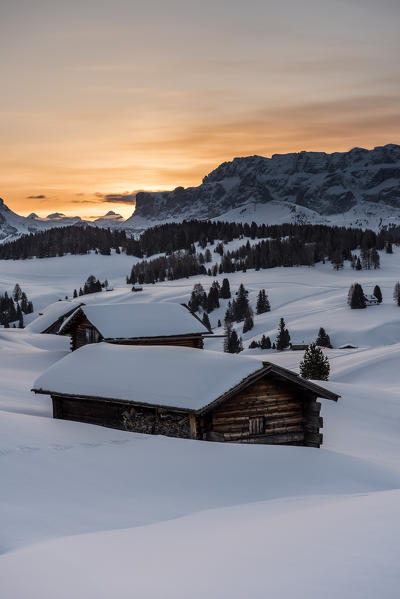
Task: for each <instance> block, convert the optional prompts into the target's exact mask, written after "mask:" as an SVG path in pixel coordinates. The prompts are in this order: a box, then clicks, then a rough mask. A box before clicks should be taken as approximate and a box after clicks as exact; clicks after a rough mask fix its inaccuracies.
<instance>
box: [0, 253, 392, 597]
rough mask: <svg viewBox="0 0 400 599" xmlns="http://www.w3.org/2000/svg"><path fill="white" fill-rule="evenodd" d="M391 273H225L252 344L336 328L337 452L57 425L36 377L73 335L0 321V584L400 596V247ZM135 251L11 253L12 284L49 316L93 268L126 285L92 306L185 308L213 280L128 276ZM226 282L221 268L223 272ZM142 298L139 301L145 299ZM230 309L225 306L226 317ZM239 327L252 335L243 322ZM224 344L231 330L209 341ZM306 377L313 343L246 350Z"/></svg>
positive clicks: (90, 591) (41, 588)
mask: <svg viewBox="0 0 400 599" xmlns="http://www.w3.org/2000/svg"><path fill="white" fill-rule="evenodd" d="M381 262H382V268H381V269H380V270H377V271H361V272H357V273H356V272H354V271H352V270H350V269H349V268H348V267H347V268H345V269H344V270H343V271H339V272H336V271H334V270H333V269H332V267H331V266H330V265H329V264H325V265H317V266H316V267H314V268H287V269H284V268H279V269H271V270H264V271H259V272H254V271H248V272H247V273H235V274H234V275H228V278H229V280H230V283H231V288H232V290H233V291H236V290H237V287H238V285H239V283H240V282H243V283H244V284H245V286H246V288H247V289H249V298H250V302H251V303H252V305H253V306H254V307H255V301H256V296H257V293H258V290H259V289H261V288H265V289H266V290H267V292H268V294H269V298H270V301H271V306H272V311H271V312H270V313H268V314H264V315H261V316H256V317H255V328H254V329H253V330H252V331H250V332H249V333H247V334H246V335H245V336H244V343H245V346H246V347H247V345H248V342H249V341H250V340H251V339H253V338H255V339H259V338H260V336H261V334H262V333H266V334H269V335H270V336H271V338H272V340H273V338H274V337H275V335H276V327H277V324H278V321H279V318H280V317H281V316H282V317H284V318H285V320H286V322H287V325H288V328H289V331H290V333H291V335H292V338H293V340H295V341H296V342H297V341H299V342H300V341H301V340H304V341H305V342H309V341H311V340H313V339H315V336H316V334H317V332H318V328H319V327H320V326H323V327H324V328H325V329H326V330H327V332H328V333H329V334H330V336H331V340H332V342H333V345H334V347H336V348H337V347H338V346H340V345H342V344H344V343H351V344H352V345H355V346H357V348H356V349H349V350H340V349H333V350H328V352H327V354H328V356H329V358H330V362H331V368H332V373H331V377H330V381H329V388H330V389H332V390H333V391H335V392H336V393H338V394H340V395H341V399H340V400H339V401H338V402H337V403H334V402H328V401H324V402H323V405H322V416H323V417H324V429H323V432H324V445H323V447H322V449H320V450H315V449H311V448H301V447H297V448H296V447H274V446H247V445H233V444H218V443H204V442H198V441H190V440H180V439H170V438H165V437H152V436H146V435H138V434H134V433H125V432H122V431H115V430H111V429H105V428H101V427H95V426H91V425H86V424H80V423H73V422H66V421H55V420H52V419H51V417H50V416H51V402H50V400H49V398H48V397H47V396H34V395H33V394H32V393H31V392H30V388H31V387H32V385H33V382H34V380H35V379H36V378H37V377H38V376H39V375H40V374H41V373H43V372H44V371H45V370H46V369H47V368H48V367H49V366H51V364H55V363H56V362H57V361H58V360H60V358H62V357H63V356H65V355H67V353H68V345H69V344H68V339H67V338H64V337H56V336H51V335H39V334H35V333H32V332H29V330H22V331H20V330H1V331H0V375H1V381H2V385H1V387H0V480H1V481H2V483H1V487H0V502H1V509H0V518H1V521H0V530H1V535H0V550H1V552H2V553H3V555H1V556H0V580H1V597H2V599H3V598H4V599H25V598H26V597H29V599H36V598H39V597H40V599H50V598H51V599H53V598H54V597H57V599H58V598H60V599H64V598H67V597H68V598H70V597H77V598H79V599H81V598H82V599H83V598H84V599H92V598H93V599H94V598H96V599H103V598H104V599H105V598H107V599H108V598H109V597H132V596H136V597H141V598H146V599H147V598H153V597H165V598H170V597H171V598H172V597H173V598H174V599H180V598H181V597H182V598H183V597H185V598H186V597H191V598H195V599H197V598H198V597H199V598H200V597H204V596H210V597H213V598H216V599H222V598H224V599H225V597H227V596H229V597H231V598H236V597H238V598H239V597H243V596H246V597H251V598H252V599H253V598H256V599H258V598H263V599H264V598H265V597H276V598H278V597H279V599H281V598H282V599H286V598H289V597H293V596H296V597H300V598H303V597H304V598H306V597H307V598H311V599H314V598H315V599H316V598H317V597H318V598H320V597H321V596H324V597H328V598H329V599H330V598H332V599H333V598H334V597H341V598H342V599H355V598H357V599H358V598H359V599H361V598H362V599H376V597H378V596H379V597H382V598H383V599H395V598H397V597H398V589H399V585H400V571H399V568H398V555H399V549H400V542H399V538H400V535H399V533H400V529H399V523H400V513H399V512H400V508H399V505H400V503H399V498H400V495H399V493H400V459H399V458H400V434H399V433H400V396H399V391H398V389H399V382H400V374H399V369H398V364H399V360H400V324H399V323H400V309H399V308H397V307H396V306H395V305H394V303H393V301H392V298H391V293H392V289H393V286H394V283H395V282H396V281H397V279H398V276H399V274H398V273H399V252H398V250H397V248H395V253H394V254H393V255H386V254H382V255H381ZM132 263H133V259H132V258H129V257H126V256H123V255H120V256H117V255H113V256H110V257H108V256H96V255H90V256H75V257H63V258H54V259H46V260H29V261H20V262H19V261H18V262H1V263H0V272H1V277H0V279H1V289H0V290H2V291H4V290H6V289H7V290H11V289H12V288H13V286H14V284H15V283H16V282H19V283H20V285H21V286H22V288H23V289H24V290H25V291H26V292H27V293H28V296H29V298H32V299H33V301H34V304H35V308H36V309H37V310H43V308H45V306H46V305H47V304H49V303H51V302H54V301H56V300H57V299H58V298H59V297H62V298H63V297H64V296H65V295H66V294H67V295H71V292H72V290H73V289H74V288H76V287H77V286H78V287H79V286H81V284H82V283H83V282H84V280H85V279H86V278H87V276H88V275H89V274H94V275H95V276H96V277H99V278H100V279H101V280H104V279H105V278H108V280H110V281H111V282H112V283H113V285H114V288H115V289H114V291H111V292H108V293H101V294H94V295H93V296H85V298H84V299H85V301H88V302H89V303H96V302H98V303H104V302H110V303H114V302H115V303H121V302H122V303H124V302H129V303H130V302H139V301H140V302H143V301H145V302H156V301H163V302H164V301H168V302H171V301H172V302H184V301H187V300H188V299H189V295H190V291H191V289H192V287H193V284H194V283H195V282H197V281H198V280H200V281H201V282H202V283H203V284H204V286H205V287H206V288H207V289H208V287H209V285H210V284H211V282H212V280H213V279H212V278H211V277H210V278H209V277H202V278H200V279H198V278H191V279H184V280H180V281H172V282H165V283H162V284H156V285H148V286H144V290H143V292H141V293H138V294H134V293H132V292H131V291H130V287H129V286H127V285H125V284H124V277H125V275H126V274H127V273H128V272H129V270H130V267H131V265H132ZM218 278H219V279H220V280H221V279H222V277H218ZM355 280H358V281H359V282H360V283H361V284H362V285H363V287H364V290H365V291H372V289H373V286H374V285H375V284H376V283H378V284H379V285H380V286H381V288H382V292H383V298H384V303H383V305H381V306H371V307H368V308H367V309H366V310H360V311H350V310H349V309H348V307H347V306H346V297H347V290H348V287H349V285H350V284H351V283H352V282H354V281H355ZM138 296H140V298H139V297H138ZM225 309H226V302H223V305H222V306H221V308H219V310H216V311H215V312H212V314H211V322H212V324H213V325H214V326H215V324H216V323H217V320H218V318H220V319H223V314H224V311H225ZM238 330H239V332H240V327H239V328H238ZM207 347H208V348H210V349H214V350H216V351H219V350H220V349H221V340H218V339H215V340H209V341H207ZM245 354H247V355H248V356H249V357H254V359H255V360H256V361H258V360H259V359H260V357H261V358H263V359H266V360H269V361H274V362H276V363H278V364H280V365H282V366H285V367H289V368H292V369H294V370H296V369H297V368H298V363H299V360H300V359H301V358H302V352H292V351H286V352H281V353H278V352H274V351H264V352H261V351H257V350H247V349H246V351H245Z"/></svg>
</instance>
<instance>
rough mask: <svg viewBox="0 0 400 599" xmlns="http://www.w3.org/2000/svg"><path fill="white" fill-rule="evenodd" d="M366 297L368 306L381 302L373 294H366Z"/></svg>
mask: <svg viewBox="0 0 400 599" xmlns="http://www.w3.org/2000/svg"><path fill="white" fill-rule="evenodd" d="M364 297H365V304H366V305H367V306H376V305H378V304H379V301H378V300H377V299H376V297H375V296H374V295H372V294H364Z"/></svg>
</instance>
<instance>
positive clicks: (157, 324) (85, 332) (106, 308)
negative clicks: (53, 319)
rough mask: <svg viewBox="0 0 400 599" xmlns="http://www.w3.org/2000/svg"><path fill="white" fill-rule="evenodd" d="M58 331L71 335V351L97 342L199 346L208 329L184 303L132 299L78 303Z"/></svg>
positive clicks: (201, 347) (201, 346)
mask: <svg viewBox="0 0 400 599" xmlns="http://www.w3.org/2000/svg"><path fill="white" fill-rule="evenodd" d="M59 334H60V335H70V336H71V349H72V351H74V350H76V349H78V348H79V347H82V346H83V345H87V344H89V343H99V342H100V341H107V342H108V343H117V344H119V345H181V346H185V347H194V348H197V349H203V345H204V344H203V339H204V337H205V336H210V335H212V331H211V330H210V329H208V328H207V327H206V326H205V325H204V324H203V323H202V321H201V320H200V319H199V318H198V317H197V316H196V315H195V314H193V312H191V311H190V310H189V308H188V307H187V306H186V305H184V304H172V303H167V302H159V303H155V302H149V303H141V302H132V303H127V304H93V305H89V306H81V307H80V308H78V309H77V310H76V311H75V312H74V313H73V314H72V315H71V316H70V318H69V319H68V320H66V321H65V322H64V324H63V325H62V327H61V328H60V331H59Z"/></svg>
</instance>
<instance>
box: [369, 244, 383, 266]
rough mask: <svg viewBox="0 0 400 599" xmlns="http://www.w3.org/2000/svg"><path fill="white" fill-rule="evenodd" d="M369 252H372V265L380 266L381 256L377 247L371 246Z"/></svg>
mask: <svg viewBox="0 0 400 599" xmlns="http://www.w3.org/2000/svg"><path fill="white" fill-rule="evenodd" d="M369 253H370V262H371V264H372V266H373V267H374V268H375V269H376V268H380V257H379V253H378V250H377V249H376V248H371V249H370V251H369Z"/></svg>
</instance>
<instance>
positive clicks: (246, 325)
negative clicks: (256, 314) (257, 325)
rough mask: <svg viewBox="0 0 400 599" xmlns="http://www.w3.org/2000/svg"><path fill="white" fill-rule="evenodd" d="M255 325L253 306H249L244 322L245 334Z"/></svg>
mask: <svg viewBox="0 0 400 599" xmlns="http://www.w3.org/2000/svg"><path fill="white" fill-rule="evenodd" d="M253 327H254V321H253V311H252V309H251V308H248V310H247V312H246V316H245V318H244V323H243V335H244V334H245V333H247V331H251V329H252V328H253Z"/></svg>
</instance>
